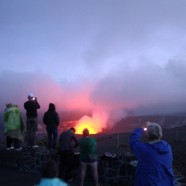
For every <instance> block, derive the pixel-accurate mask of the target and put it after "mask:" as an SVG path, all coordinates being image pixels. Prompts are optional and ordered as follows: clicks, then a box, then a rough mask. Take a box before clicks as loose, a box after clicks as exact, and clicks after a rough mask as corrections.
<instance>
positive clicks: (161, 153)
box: [130, 122, 175, 186]
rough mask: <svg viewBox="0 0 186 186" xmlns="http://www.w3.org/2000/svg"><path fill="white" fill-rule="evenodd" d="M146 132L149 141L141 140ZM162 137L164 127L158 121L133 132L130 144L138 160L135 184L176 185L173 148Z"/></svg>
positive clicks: (142, 185)
mask: <svg viewBox="0 0 186 186" xmlns="http://www.w3.org/2000/svg"><path fill="white" fill-rule="evenodd" d="M144 132H145V133H146V136H147V139H148V142H142V141H141V136H142V134H143V133H144ZM161 138H162V128H161V126H160V125H159V124H157V123H151V122H148V123H147V127H146V128H144V129H143V128H138V129H135V130H134V131H133V132H132V135H131V137H130V146H131V149H132V151H133V153H134V155H135V157H136V158H137V160H138V164H137V168H136V175H135V180H134V186H145V185H148V186H153V185H156V186H175V179H174V174H173V169H172V161H173V155H172V149H171V146H170V144H168V143H167V142H166V141H164V140H161Z"/></svg>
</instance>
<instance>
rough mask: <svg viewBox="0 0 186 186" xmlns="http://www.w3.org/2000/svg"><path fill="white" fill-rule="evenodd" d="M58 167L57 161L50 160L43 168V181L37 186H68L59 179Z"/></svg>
mask: <svg viewBox="0 0 186 186" xmlns="http://www.w3.org/2000/svg"><path fill="white" fill-rule="evenodd" d="M57 174H58V166H57V164H56V162H55V161H53V160H48V161H47V162H45V163H44V164H43V165H42V168H41V177H42V178H41V181H40V183H39V184H38V185H36V186H67V184H66V183H65V182H64V181H63V180H61V179H59V178H57Z"/></svg>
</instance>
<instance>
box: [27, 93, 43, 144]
mask: <svg viewBox="0 0 186 186" xmlns="http://www.w3.org/2000/svg"><path fill="white" fill-rule="evenodd" d="M24 108H25V110H26V117H27V120H26V129H27V143H28V146H30V147H32V148H37V147H38V145H37V144H36V138H37V131H38V113H37V109H40V105H39V103H38V101H37V98H36V97H34V95H33V94H32V93H29V94H28V101H26V102H25V103H24Z"/></svg>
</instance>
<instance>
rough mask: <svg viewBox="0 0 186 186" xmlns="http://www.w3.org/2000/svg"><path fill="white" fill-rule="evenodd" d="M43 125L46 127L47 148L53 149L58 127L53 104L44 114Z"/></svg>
mask: <svg viewBox="0 0 186 186" xmlns="http://www.w3.org/2000/svg"><path fill="white" fill-rule="evenodd" d="M43 123H44V124H45V125H46V130H47V135H48V148H49V149H50V148H53V149H55V148H56V144H57V136H58V131H57V127H58V125H59V116H58V113H57V112H56V108H55V105H54V104H53V103H50V104H49V107H48V111H47V112H45V113H44V116H43Z"/></svg>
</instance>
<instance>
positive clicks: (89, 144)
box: [79, 129, 99, 186]
mask: <svg viewBox="0 0 186 186" xmlns="http://www.w3.org/2000/svg"><path fill="white" fill-rule="evenodd" d="M79 149H80V162H81V183H80V186H83V184H84V179H85V174H86V170H87V166H90V167H91V169H92V173H93V177H94V180H95V183H96V186H98V185H99V182H98V170H97V155H96V140H95V138H92V137H90V136H89V130H88V129H84V130H83V137H82V138H81V139H80V140H79Z"/></svg>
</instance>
